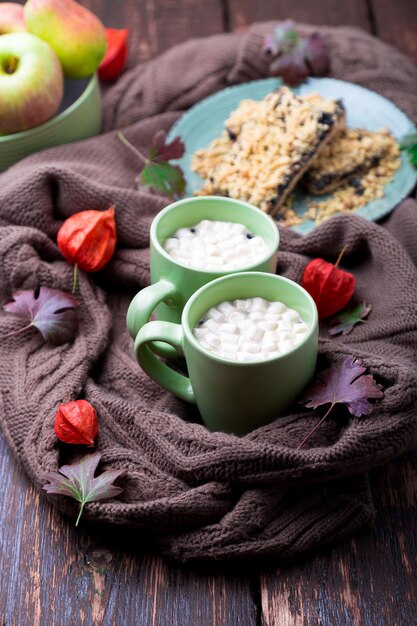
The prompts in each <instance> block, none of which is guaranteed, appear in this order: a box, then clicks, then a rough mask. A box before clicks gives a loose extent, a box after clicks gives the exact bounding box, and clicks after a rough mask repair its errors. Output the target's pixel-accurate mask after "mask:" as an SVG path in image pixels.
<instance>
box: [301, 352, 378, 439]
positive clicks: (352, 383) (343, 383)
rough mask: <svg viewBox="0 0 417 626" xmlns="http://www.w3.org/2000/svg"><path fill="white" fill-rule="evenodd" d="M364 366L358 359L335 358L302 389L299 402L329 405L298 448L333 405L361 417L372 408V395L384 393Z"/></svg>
mask: <svg viewBox="0 0 417 626" xmlns="http://www.w3.org/2000/svg"><path fill="white" fill-rule="evenodd" d="M365 371H366V368H365V367H364V366H363V364H362V362H361V361H360V360H359V359H356V358H355V357H353V356H345V357H344V358H343V359H340V360H338V361H334V362H333V363H332V364H331V366H330V367H329V368H328V369H325V370H323V371H322V372H320V373H319V374H318V376H317V378H316V380H315V381H314V382H313V383H312V384H311V385H310V386H309V387H308V389H307V390H306V391H305V393H304V396H303V398H302V399H301V400H300V404H303V405H304V406H306V407H309V408H313V409H317V407H319V406H322V405H324V404H330V407H329V409H328V410H327V412H326V413H325V415H324V416H323V417H322V419H321V420H320V421H319V423H318V424H317V425H316V426H315V427H314V428H313V429H312V431H311V432H310V433H309V434H308V435H307V436H306V437H305V438H304V440H303V441H302V443H301V444H300V445H299V446H298V447H299V448H301V447H302V446H303V445H304V444H305V443H306V442H307V440H308V439H309V438H310V437H311V435H312V434H313V433H314V432H315V431H316V430H317V429H318V427H319V426H320V425H321V424H322V423H323V422H324V420H325V419H326V417H327V416H328V415H329V413H330V411H331V410H332V409H333V407H334V406H335V405H336V404H344V405H346V406H347V408H348V409H349V411H350V413H351V414H352V415H355V416H356V417H361V416H362V415H369V413H371V411H372V408H373V407H372V404H371V403H370V402H369V399H371V398H381V397H382V396H383V395H384V394H383V392H382V387H381V385H379V384H378V383H377V382H376V381H375V379H374V377H373V376H372V375H371V374H367V375H365V374H364V372H365Z"/></svg>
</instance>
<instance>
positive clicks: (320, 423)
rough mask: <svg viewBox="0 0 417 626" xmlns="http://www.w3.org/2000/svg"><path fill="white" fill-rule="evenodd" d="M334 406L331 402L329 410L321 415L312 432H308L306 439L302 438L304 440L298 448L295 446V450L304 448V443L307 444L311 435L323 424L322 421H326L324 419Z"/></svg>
mask: <svg viewBox="0 0 417 626" xmlns="http://www.w3.org/2000/svg"><path fill="white" fill-rule="evenodd" d="M334 406H335V403H334V402H332V404H331V405H330V408H329V410H328V411H327V412H326V413H325V414H324V415H323V417H322V418H321V420H320V421H319V422H318V423H317V424H316V425H315V426H314V428H313V429H312V430H310V432H309V433H308V435H306V437H304V439H303V440H302V442H301V443H300V445H299V446H297V448H296V450H301V448H302V447H303V446H304V444H305V443H307V441H308V440H309V439H310V437H311V436H312V435H314V433H315V432H316V430H318V429H319V428H320V426H321V425H322V424H323V422H324V420H325V419H326V417H327V416H328V415H329V413H330V411H331V410H332V408H333V407H334Z"/></svg>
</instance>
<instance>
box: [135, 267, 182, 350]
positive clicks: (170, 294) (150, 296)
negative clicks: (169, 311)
mask: <svg viewBox="0 0 417 626" xmlns="http://www.w3.org/2000/svg"><path fill="white" fill-rule="evenodd" d="M176 295H177V288H176V286H175V285H174V284H173V283H171V282H170V281H169V280H166V279H165V278H162V279H161V280H158V282H157V283H154V284H153V285H149V287H144V289H141V290H140V291H139V292H138V293H137V294H136V296H135V297H134V298H133V300H132V302H131V303H130V305H129V308H128V311H127V316H126V323H127V328H128V330H129V333H130V336H131V337H132V339H134V338H135V337H136V335H137V334H138V332H139V330H140V329H141V328H142V327H143V326H144V325H145V324H146V323H147V322H149V318H150V316H151V315H152V313H153V311H154V310H155V308H156V307H157V306H158V304H160V303H161V302H163V301H164V300H166V299H167V298H175V296H176ZM152 350H153V351H154V352H155V353H156V354H159V355H161V356H165V357H175V356H178V354H177V352H176V351H175V350H174V348H172V346H168V345H163V344H160V343H155V344H153V346H152Z"/></svg>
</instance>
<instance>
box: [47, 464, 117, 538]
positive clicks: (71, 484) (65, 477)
mask: <svg viewBox="0 0 417 626" xmlns="http://www.w3.org/2000/svg"><path fill="white" fill-rule="evenodd" d="M100 459H101V454H100V453H99V452H95V453H94V454H88V455H87V456H84V457H82V458H81V459H80V460H79V461H77V462H75V463H72V464H71V465H63V466H62V467H60V468H59V470H58V472H48V473H46V474H45V475H44V478H45V480H48V481H49V484H47V485H44V486H43V489H44V490H45V491H46V492H47V493H57V494H60V495H63V496H69V497H70V498H74V500H77V501H78V502H80V504H81V507H80V512H79V514H78V517H77V521H76V523H75V525H76V526H77V525H78V522H79V520H80V517H81V513H82V512H83V509H84V505H85V504H86V503H87V502H96V501H97V500H106V499H108V498H113V497H114V496H118V495H119V494H120V493H121V492H122V491H123V489H122V488H121V487H116V486H115V485H113V482H114V481H115V480H116V478H118V477H119V476H121V475H122V474H123V473H124V470H106V471H105V472H103V473H102V474H100V475H99V476H97V477H94V473H95V471H96V469H97V466H98V464H99V462H100Z"/></svg>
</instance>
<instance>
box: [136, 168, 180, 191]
mask: <svg viewBox="0 0 417 626" xmlns="http://www.w3.org/2000/svg"><path fill="white" fill-rule="evenodd" d="M139 178H140V181H141V183H142V184H143V185H145V187H153V189H155V191H159V192H160V193H164V194H166V195H167V196H171V197H173V196H179V195H180V194H181V193H182V192H183V191H184V189H185V179H184V174H183V171H182V169H181V168H180V167H179V166H178V165H171V164H170V163H163V162H162V163H156V162H155V161H150V160H148V162H147V164H146V165H145V167H144V168H143V170H142V171H141V173H140V175H139Z"/></svg>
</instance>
